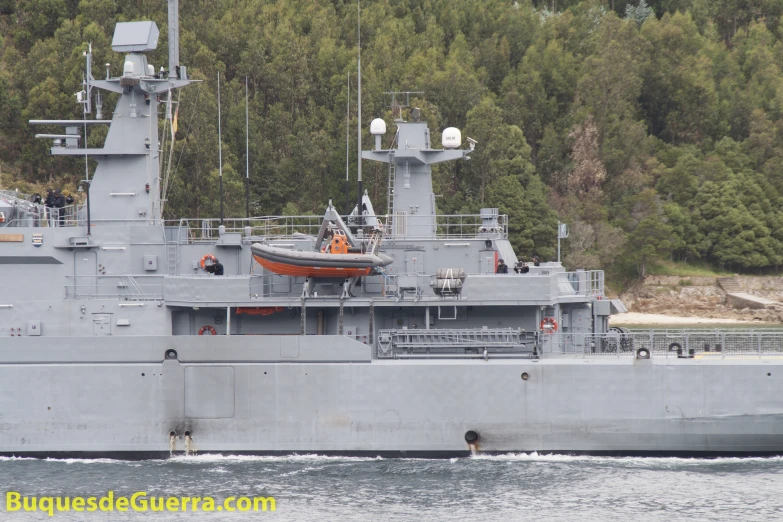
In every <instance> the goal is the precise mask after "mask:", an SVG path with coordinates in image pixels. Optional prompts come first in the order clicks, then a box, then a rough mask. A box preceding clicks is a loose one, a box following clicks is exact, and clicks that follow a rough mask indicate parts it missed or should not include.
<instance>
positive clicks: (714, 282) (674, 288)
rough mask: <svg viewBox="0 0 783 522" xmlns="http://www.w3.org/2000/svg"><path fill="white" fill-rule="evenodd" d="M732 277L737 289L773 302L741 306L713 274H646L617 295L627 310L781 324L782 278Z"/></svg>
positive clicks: (741, 302) (673, 315)
mask: <svg viewBox="0 0 783 522" xmlns="http://www.w3.org/2000/svg"><path fill="white" fill-rule="evenodd" d="M732 279H734V281H735V283H736V284H738V290H739V291H741V292H743V293H746V294H749V295H751V296H756V297H761V298H766V299H769V300H772V301H774V303H773V304H767V305H764V307H763V308H752V307H751V306H743V305H744V304H745V303H743V301H741V300H729V299H727V292H726V291H725V290H724V289H723V288H722V287H721V285H720V284H719V281H718V278H716V277H678V276H648V277H647V278H645V280H644V282H643V283H641V284H639V285H637V286H635V287H634V288H632V289H630V290H629V291H627V292H624V293H622V294H620V296H619V297H620V299H622V301H623V303H625V306H626V307H627V308H628V310H629V311H630V312H636V313H642V314H662V315H665V316H670V317H679V318H683V317H687V318H707V319H720V320H737V321H748V322H761V323H777V324H780V323H783V277H777V276H735V277H734V278H732ZM618 324H619V323H618ZM626 324H631V323H626ZM636 324H641V323H636ZM651 324H652V323H651Z"/></svg>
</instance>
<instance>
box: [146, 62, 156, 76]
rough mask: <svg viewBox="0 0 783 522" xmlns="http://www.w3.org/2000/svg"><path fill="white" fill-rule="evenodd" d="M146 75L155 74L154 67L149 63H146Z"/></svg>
mask: <svg viewBox="0 0 783 522" xmlns="http://www.w3.org/2000/svg"><path fill="white" fill-rule="evenodd" d="M147 76H155V67H153V66H152V65H151V64H147Z"/></svg>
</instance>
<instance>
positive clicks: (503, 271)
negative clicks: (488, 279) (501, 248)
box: [496, 259, 508, 274]
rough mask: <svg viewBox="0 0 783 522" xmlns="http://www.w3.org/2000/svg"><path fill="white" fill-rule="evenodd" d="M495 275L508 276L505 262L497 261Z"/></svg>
mask: <svg viewBox="0 0 783 522" xmlns="http://www.w3.org/2000/svg"><path fill="white" fill-rule="evenodd" d="M496 273H498V274H508V266H507V265H506V263H505V261H503V260H502V259H498V268H497V271H496Z"/></svg>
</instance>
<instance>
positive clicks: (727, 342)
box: [559, 330, 783, 358]
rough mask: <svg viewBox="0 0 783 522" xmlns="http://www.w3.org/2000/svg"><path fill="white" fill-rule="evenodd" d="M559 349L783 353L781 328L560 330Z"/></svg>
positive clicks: (683, 354) (684, 354)
mask: <svg viewBox="0 0 783 522" xmlns="http://www.w3.org/2000/svg"><path fill="white" fill-rule="evenodd" d="M559 348H560V350H559V351H560V352H561V353H564V354H576V355H608V356H615V357H621V356H626V355H627V356H631V355H633V356H635V355H636V354H637V352H638V351H639V350H640V349H643V350H647V351H648V352H649V353H650V354H651V356H652V357H667V358H696V357H725V356H753V357H761V356H767V355H781V356H783V331H781V330H732V331H726V330H723V331H717V330H647V331H631V332H627V333H620V332H609V333H603V334H580V333H560V334H559Z"/></svg>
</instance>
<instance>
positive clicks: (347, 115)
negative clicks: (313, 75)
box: [345, 71, 351, 214]
mask: <svg viewBox="0 0 783 522" xmlns="http://www.w3.org/2000/svg"><path fill="white" fill-rule="evenodd" d="M350 130H351V72H350V71H348V102H347V103H346V109H345V213H346V214H350V213H351V203H350V197H349V196H348V183H349V181H348V157H349V156H350V154H351V152H350V150H351V145H350V139H351V138H350Z"/></svg>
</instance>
